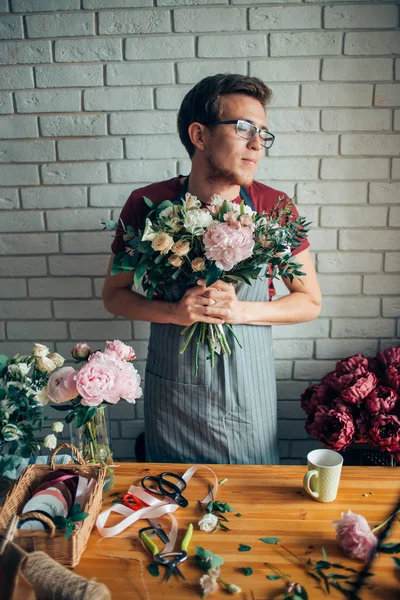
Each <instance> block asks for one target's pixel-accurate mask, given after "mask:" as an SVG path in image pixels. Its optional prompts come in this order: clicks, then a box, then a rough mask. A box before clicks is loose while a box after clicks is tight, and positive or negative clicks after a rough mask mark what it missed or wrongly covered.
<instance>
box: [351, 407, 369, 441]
mask: <svg viewBox="0 0 400 600" xmlns="http://www.w3.org/2000/svg"><path fill="white" fill-rule="evenodd" d="M370 417H371V414H370V413H368V412H367V411H364V410H360V413H359V415H358V417H357V418H356V433H355V435H354V438H353V441H354V442H356V444H372V445H373V441H372V439H371V436H370V434H369V431H370V429H371V422H370Z"/></svg>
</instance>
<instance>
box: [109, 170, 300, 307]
mask: <svg viewBox="0 0 400 600" xmlns="http://www.w3.org/2000/svg"><path fill="white" fill-rule="evenodd" d="M179 177H182V175H180V176H179ZM179 177H173V178H172V179H168V180H166V181H158V182H157V183H151V184H150V185H147V186H145V187H142V188H139V189H138V190H134V191H133V192H132V193H131V195H130V196H129V198H128V200H127V201H126V203H125V206H124V207H123V209H122V211H121V215H120V219H121V220H122V222H123V224H124V225H125V227H127V226H128V225H131V226H132V227H133V228H134V229H135V231H137V230H138V229H140V228H143V226H144V220H145V218H146V215H147V213H148V211H149V208H148V206H147V205H146V203H145V202H144V200H143V197H144V196H146V198H149V199H150V200H151V201H152V202H154V203H159V202H163V200H171V201H172V200H175V199H176V198H177V197H178V196H179V194H180V192H181V187H182V185H181V182H180V180H179ZM246 190H247V191H248V193H249V194H250V196H251V198H252V200H253V202H254V207H255V210H256V211H257V212H258V213H261V212H263V211H265V212H266V213H267V214H269V213H270V212H271V211H272V209H273V208H274V206H275V203H276V201H277V200H278V198H279V197H281V196H284V197H285V198H287V199H289V198H288V196H287V195H286V194H285V193H284V192H280V191H279V190H274V189H273V188H271V187H268V186H267V185H264V184H263V183H260V182H258V181H253V183H252V184H251V185H249V186H248V187H246ZM233 202H237V203H240V202H241V198H240V196H238V197H237V198H235V199H234V200H233ZM291 210H292V214H293V218H296V217H298V216H299V213H298V212H297V209H296V206H295V205H294V204H292V207H291ZM122 231H123V230H122V226H121V223H120V221H118V228H117V230H116V237H115V239H114V241H113V243H112V245H111V249H112V251H113V252H114V254H117V253H118V252H123V251H124V249H125V247H126V242H124V240H123V238H122V235H121V233H122ZM309 245H310V244H309V242H308V240H304V241H303V242H302V244H301V245H300V246H298V247H297V248H295V249H294V250H293V251H292V256H295V255H296V254H299V252H302V251H303V250H305V249H306V248H308V247H309ZM268 287H269V297H270V298H272V296H274V295H275V294H276V292H275V288H274V284H273V280H272V279H270V280H269V284H268Z"/></svg>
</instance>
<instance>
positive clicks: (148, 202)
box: [143, 196, 153, 208]
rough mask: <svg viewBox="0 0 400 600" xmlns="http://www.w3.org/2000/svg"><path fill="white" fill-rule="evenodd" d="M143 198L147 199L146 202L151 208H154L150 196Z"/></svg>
mask: <svg viewBox="0 0 400 600" xmlns="http://www.w3.org/2000/svg"><path fill="white" fill-rule="evenodd" d="M143 200H144V201H145V203H146V204H147V206H148V207H149V208H153V202H152V201H151V200H150V199H149V198H146V196H143Z"/></svg>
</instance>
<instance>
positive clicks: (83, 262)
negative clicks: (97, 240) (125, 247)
mask: <svg viewBox="0 0 400 600" xmlns="http://www.w3.org/2000/svg"><path fill="white" fill-rule="evenodd" d="M78 250H79V249H78ZM109 259H110V254H92V255H87V254H85V255H84V254H75V255H73V256H72V255H70V256H69V255H66V256H62V255H54V256H49V270H50V274H51V275H56V276H61V275H87V276H89V277H90V276H95V275H104V274H105V273H106V271H107V266H108V262H109Z"/></svg>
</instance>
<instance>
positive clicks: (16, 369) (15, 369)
mask: <svg viewBox="0 0 400 600" xmlns="http://www.w3.org/2000/svg"><path fill="white" fill-rule="evenodd" d="M30 368H31V367H30V365H28V364H27V363H24V362H21V363H17V364H12V365H9V366H8V368H7V371H8V373H9V374H10V375H13V376H14V377H25V375H27V373H29V369H30Z"/></svg>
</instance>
